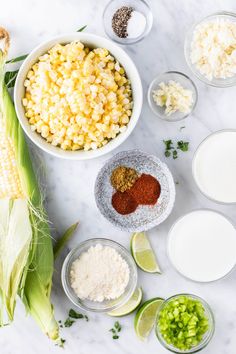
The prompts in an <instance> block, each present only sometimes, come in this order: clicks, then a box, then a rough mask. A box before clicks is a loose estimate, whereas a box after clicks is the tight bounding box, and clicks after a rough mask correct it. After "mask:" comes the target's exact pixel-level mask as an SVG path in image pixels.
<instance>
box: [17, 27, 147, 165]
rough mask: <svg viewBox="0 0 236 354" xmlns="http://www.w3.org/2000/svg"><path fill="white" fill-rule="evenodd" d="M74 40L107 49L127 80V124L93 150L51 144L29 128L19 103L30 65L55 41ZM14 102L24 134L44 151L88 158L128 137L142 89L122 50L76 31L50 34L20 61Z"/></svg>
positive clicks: (80, 158) (103, 39)
mask: <svg viewBox="0 0 236 354" xmlns="http://www.w3.org/2000/svg"><path fill="white" fill-rule="evenodd" d="M78 40H79V41H81V42H82V43H84V44H85V45H86V46H88V47H90V48H97V47H102V48H106V49H108V50H109V52H110V53H111V54H112V55H113V56H114V57H115V58H116V59H117V60H118V62H119V63H121V65H122V66H123V67H124V69H125V71H126V74H127V77H128V78H129V80H130V82H131V87H132V93H133V102H134V106H133V110H132V115H131V118H130V122H129V123H128V126H127V129H126V131H125V132H124V133H120V134H119V135H118V136H117V137H116V138H114V139H112V140H111V141H110V142H109V143H108V144H107V145H105V146H104V147H101V148H98V149H97V150H90V151H84V150H78V151H65V150H63V149H61V148H59V147H56V146H53V145H51V144H50V143H48V142H47V141H46V140H45V139H44V138H42V137H41V135H40V134H38V133H37V132H34V131H32V130H31V127H30V124H29V122H28V119H27V117H26V116H25V110H24V107H23V105H22V98H23V96H24V92H25V88H24V80H25V78H26V75H27V73H28V71H29V70H30V68H31V67H32V65H33V64H34V63H35V62H37V61H38V58H39V56H41V55H42V54H44V53H46V52H47V51H48V50H49V49H50V48H51V47H53V46H54V45H55V44H57V43H62V44H66V43H69V42H72V41H78ZM14 101H15V107H16V113H17V116H18V119H19V121H20V124H21V126H22V128H23V129H24V131H25V133H26V134H27V135H28V137H29V138H30V139H31V140H32V141H33V142H34V143H35V144H36V145H37V146H38V147H40V148H41V149H42V150H44V151H46V152H48V153H49V154H52V155H54V156H57V157H61V158H65V159H69V160H86V159H91V158H95V157H98V156H101V155H104V154H106V153H108V152H110V151H112V150H114V149H115V148H116V147H118V146H119V145H120V144H121V143H123V141H125V140H126V139H127V138H128V136H129V135H130V134H131V132H132V130H133V129H134V127H135V125H136V123H137V121H138V118H139V115H140V113H141V109H142V101H143V92H142V84H141V79H140V76H139V73H138V71H137V69H136V66H135V64H134V63H133V61H132V60H131V59H130V57H129V56H128V54H126V52H125V51H124V50H123V49H121V48H120V47H119V46H118V45H117V44H115V43H113V42H112V41H110V40H108V39H106V38H103V37H99V36H96V35H93V34H87V33H79V32H76V33H72V34H67V35H63V36H58V37H54V38H53V39H51V40H49V41H47V42H44V43H42V44H40V45H39V46H38V47H36V48H35V49H34V50H33V51H32V52H31V53H30V54H29V55H28V57H27V58H26V59H25V61H24V62H23V64H22V66H21V68H20V71H19V73H18V75H17V79H16V84H15V93H14Z"/></svg>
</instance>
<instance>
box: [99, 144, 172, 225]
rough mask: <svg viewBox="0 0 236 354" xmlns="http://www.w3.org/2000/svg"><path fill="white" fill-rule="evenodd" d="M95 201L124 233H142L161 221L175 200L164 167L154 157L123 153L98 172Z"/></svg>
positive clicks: (137, 151) (142, 153)
mask: <svg viewBox="0 0 236 354" xmlns="http://www.w3.org/2000/svg"><path fill="white" fill-rule="evenodd" d="M95 199H96V203H97V206H98V209H99V210H100V212H101V213H102V215H103V216H104V217H105V218H106V219H108V220H109V221H110V222H111V223H112V224H113V225H115V226H117V227H118V228H119V229H121V230H126V231H146V230H149V229H151V228H152V227H154V226H157V225H159V224H160V223H161V222H163V221H164V220H165V219H166V218H167V217H168V216H169V214H170V213H171V210H172V208H173V205H174V201H175V185H174V181H173V177H172V175H171V172H170V171H169V169H168V167H167V166H166V165H165V164H164V163H163V162H161V161H160V160H159V159H158V158H157V157H156V156H154V155H149V154H147V153H144V152H142V151H139V150H130V151H123V152H120V153H118V154H116V155H115V156H114V157H113V158H111V159H110V160H109V161H108V162H107V163H106V164H105V165H104V166H103V168H102V169H101V170H100V172H99V174H98V176H97V179H96V183H95Z"/></svg>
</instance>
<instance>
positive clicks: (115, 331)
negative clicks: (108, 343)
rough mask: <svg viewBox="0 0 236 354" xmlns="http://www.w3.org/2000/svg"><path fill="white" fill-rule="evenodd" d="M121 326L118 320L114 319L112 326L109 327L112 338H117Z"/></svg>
mask: <svg viewBox="0 0 236 354" xmlns="http://www.w3.org/2000/svg"><path fill="white" fill-rule="evenodd" d="M121 329H122V327H121V324H120V322H119V321H116V322H115V323H114V326H113V328H111V329H109V331H110V332H111V333H112V338H113V339H118V338H119V337H120V336H119V335H118V333H119V332H120V331H121Z"/></svg>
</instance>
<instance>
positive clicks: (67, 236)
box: [53, 222, 79, 259]
mask: <svg viewBox="0 0 236 354" xmlns="http://www.w3.org/2000/svg"><path fill="white" fill-rule="evenodd" d="M78 225H79V223H78V222H76V223H75V224H73V225H71V226H70V227H69V229H67V230H66V232H65V233H64V234H63V236H62V237H61V238H60V239H59V240H58V241H57V242H56V244H55V246H54V250H53V252H54V259H56V258H57V257H58V255H59V254H60V252H61V251H62V249H63V248H64V246H65V245H66V243H67V242H68V241H69V240H70V238H71V237H72V235H73V234H74V232H75V230H76V228H77V226H78Z"/></svg>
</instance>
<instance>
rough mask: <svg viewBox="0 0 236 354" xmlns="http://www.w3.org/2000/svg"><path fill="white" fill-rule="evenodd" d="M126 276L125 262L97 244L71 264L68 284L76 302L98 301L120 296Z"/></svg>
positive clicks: (112, 250) (126, 265)
mask: <svg viewBox="0 0 236 354" xmlns="http://www.w3.org/2000/svg"><path fill="white" fill-rule="evenodd" d="M129 275H130V270H129V266H128V264H127V262H126V261H125V260H124V259H123V258H122V257H121V255H120V254H119V253H118V252H117V251H116V250H115V249H114V248H112V247H109V246H102V245H101V244H97V245H96V246H92V247H90V248H89V249H88V250H87V251H86V252H84V253H82V254H81V256H80V257H79V258H78V259H76V260H75V261H74V262H73V263H72V266H71V270H70V282H71V287H72V288H73V290H74V291H75V293H76V295H77V296H78V297H79V298H80V299H82V300H84V299H88V300H91V301H97V302H102V301H104V300H113V299H117V298H118V297H119V296H121V295H122V294H123V293H124V291H125V288H126V286H127V284H128V282H129Z"/></svg>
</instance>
